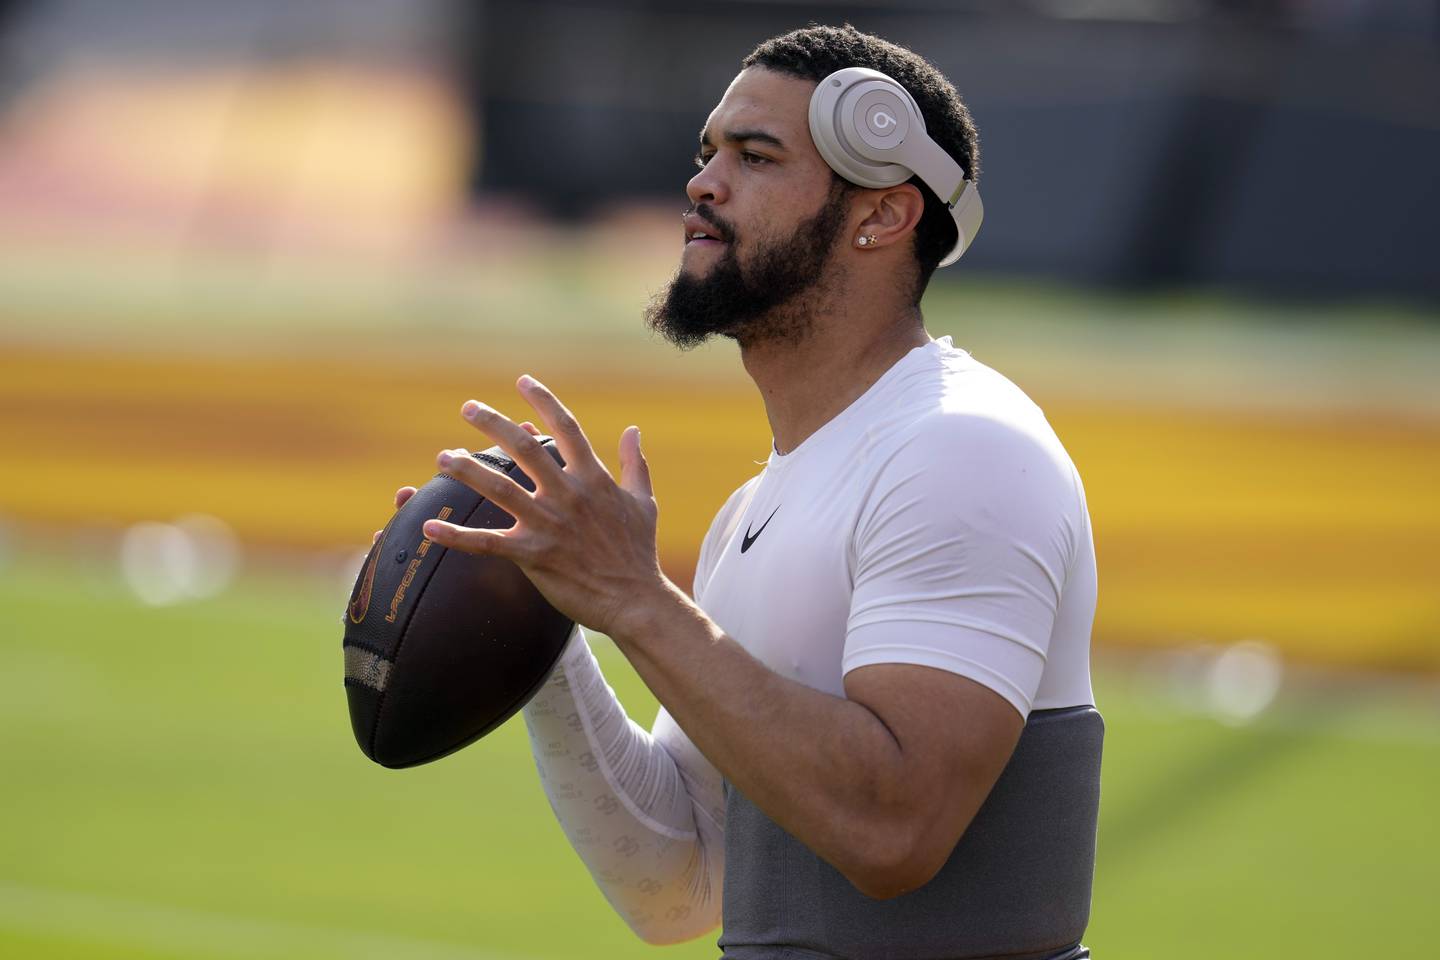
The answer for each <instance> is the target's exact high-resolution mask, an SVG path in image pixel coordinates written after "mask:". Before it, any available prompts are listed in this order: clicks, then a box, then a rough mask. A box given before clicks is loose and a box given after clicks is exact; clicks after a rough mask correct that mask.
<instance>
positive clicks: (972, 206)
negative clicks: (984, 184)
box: [810, 67, 985, 267]
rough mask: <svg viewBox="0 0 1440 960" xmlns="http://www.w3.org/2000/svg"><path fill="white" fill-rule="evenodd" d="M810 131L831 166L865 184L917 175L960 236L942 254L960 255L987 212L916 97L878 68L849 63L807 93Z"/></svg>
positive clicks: (947, 262) (946, 262)
mask: <svg viewBox="0 0 1440 960" xmlns="http://www.w3.org/2000/svg"><path fill="white" fill-rule="evenodd" d="M810 137H811V138H812V139H813V140H814V141H815V146H816V148H817V149H818V150H819V151H820V156H822V157H824V158H825V162H826V163H828V164H830V169H832V170H834V171H835V172H836V173H838V174H839V175H840V176H842V177H844V178H845V179H846V180H849V181H850V182H851V183H854V184H857V185H859V186H862V187H872V188H874V187H893V186H895V185H897V184H901V183H904V182H905V181H906V180H909V179H910V178H911V177H912V176H918V177H919V178H920V179H921V180H923V181H924V182H925V184H926V186H928V187H929V188H930V189H931V190H934V191H935V195H936V196H938V197H939V198H940V199H941V200H942V201H944V202H945V205H946V206H948V207H949V208H950V216H951V217H953V218H954V219H955V229H956V230H957V232H958V233H959V238H958V239H957V240H956V242H955V246H954V248H953V249H951V251H950V252H949V253H947V254H946V255H945V257H944V259H942V260H941V261H940V266H942V267H948V266H949V265H950V264H952V263H954V262H955V261H956V260H959V259H960V255H961V254H963V253H964V252H965V251H966V250H967V249H968V248H969V247H970V244H971V243H973V242H974V240H975V234H976V233H978V232H979V230H980V221H981V220H983V219H984V217H985V208H984V205H983V204H981V202H980V192H979V191H978V190H977V189H976V188H975V184H973V183H971V182H970V181H969V180H967V179H965V171H964V170H962V169H960V164H958V163H956V162H955V160H954V158H953V157H951V156H950V155H949V154H948V153H946V152H945V151H944V150H943V149H942V148H941V146H940V145H939V144H938V143H936V142H935V141H934V140H931V139H930V136H929V135H928V134H927V133H926V132H925V118H924V117H923V116H921V115H920V108H919V107H918V106H916V105H915V99H914V98H913V97H911V96H910V93H909V92H908V91H907V90H906V89H905V88H904V87H902V86H900V84H898V83H896V82H895V81H894V80H892V79H891V78H889V77H887V76H886V75H885V74H883V73H881V72H880V71H878V70H870V69H867V68H865V67H846V68H845V69H844V70H837V71H835V72H834V73H832V74H830V76H828V77H826V78H825V79H824V80H821V81H820V84H819V86H817V87H816V88H815V93H814V94H813V95H812V96H811V97H810Z"/></svg>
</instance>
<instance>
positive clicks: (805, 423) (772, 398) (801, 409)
mask: <svg viewBox="0 0 1440 960" xmlns="http://www.w3.org/2000/svg"><path fill="white" fill-rule="evenodd" d="M879 316H884V314H881V315H879ZM888 317H889V318H888V319H887V320H884V321H879V320H877V315H875V314H870V315H862V314H861V313H860V308H855V309H852V310H849V311H846V310H844V309H843V308H836V307H834V306H833V305H832V306H831V308H830V309H828V310H826V311H825V312H824V314H823V315H822V316H817V317H816V318H815V322H814V323H813V324H811V325H810V328H809V332H808V333H807V334H806V335H805V336H804V337H803V338H802V339H800V340H798V341H793V342H785V341H761V342H758V343H752V344H748V345H742V346H741V348H740V359H741V360H742V361H743V362H744V364H745V370H746V372H748V373H749V374H750V377H751V379H753V380H754V381H755V385H756V386H757V387H758V388H759V389H760V396H761V398H762V399H763V400H764V401H765V414H766V416H767V417H768V418H769V420H770V431H771V433H773V434H774V436H775V449H776V450H778V451H779V452H780V453H782V454H785V453H789V452H790V451H792V450H794V449H795V448H796V447H798V446H799V445H800V444H801V443H803V442H804V441H805V438H806V437H808V436H810V435H811V434H812V433H814V432H815V431H816V430H819V429H820V428H821V427H823V426H824V425H825V424H826V423H828V422H829V421H830V420H831V419H833V418H834V417H835V416H836V415H837V414H839V413H840V412H841V411H842V410H844V409H845V408H846V407H848V406H850V404H851V403H853V402H854V401H855V400H856V399H857V398H858V397H859V396H860V395H861V394H863V393H864V392H865V391H866V390H868V389H870V387H871V386H872V385H873V384H874V383H875V381H876V380H879V379H880V376H881V375H882V374H883V373H884V372H885V371H886V370H889V369H890V368H891V367H892V366H894V365H895V363H896V361H898V360H899V359H900V358H901V357H903V356H904V355H905V354H906V353H908V352H910V351H911V350H913V349H914V348H915V347H918V346H921V345H922V344H925V343H928V342H929V341H930V334H929V333H927V332H926V330H925V325H924V319H923V318H922V317H921V315H920V309H919V307H915V306H908V305H907V306H905V307H896V306H892V307H891V310H890V311H889V313H888Z"/></svg>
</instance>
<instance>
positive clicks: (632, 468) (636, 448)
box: [620, 426, 655, 500]
mask: <svg viewBox="0 0 1440 960" xmlns="http://www.w3.org/2000/svg"><path fill="white" fill-rule="evenodd" d="M620 489H622V490H624V491H625V492H626V493H629V494H630V495H632V496H634V497H637V498H639V499H641V500H649V499H650V498H651V497H653V496H655V492H654V490H653V489H652V488H651V486H650V464H648V463H646V462H645V454H644V452H643V451H642V450H641V449H640V428H639V427H636V426H629V427H626V428H625V432H624V433H622V434H620Z"/></svg>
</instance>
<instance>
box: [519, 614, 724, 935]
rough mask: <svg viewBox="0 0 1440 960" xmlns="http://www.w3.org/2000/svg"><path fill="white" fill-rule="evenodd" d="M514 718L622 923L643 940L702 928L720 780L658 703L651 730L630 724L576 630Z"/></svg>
mask: <svg viewBox="0 0 1440 960" xmlns="http://www.w3.org/2000/svg"><path fill="white" fill-rule="evenodd" d="M524 715H525V726H526V728H527V729H528V730H529V733H530V749H531V752H532V753H533V754H534V755H535V766H536V767H537V769H538V770H539V772H540V782H541V785H542V786H543V787H544V790H545V795H546V796H547V797H548V798H549V800H550V806H551V808H552V809H553V810H554V811H555V816H556V818H557V819H558V820H559V821H560V826H561V827H562V828H563V829H564V831H565V835H566V837H568V838H569V840H570V844H571V846H573V847H574V848H575V852H576V853H578V854H579V855H580V858H581V859H582V860H583V861H584V862H585V866H586V867H588V868H589V869H590V873H591V875H592V876H593V877H594V878H595V882H596V884H597V885H599V887H600V890H601V892H602V893H604V894H605V898H606V899H607V900H609V901H610V905H611V906H612V907H614V908H615V911H616V912H617V913H618V914H620V916H621V917H622V918H623V919H624V920H625V922H626V923H628V924H629V925H630V928H631V929H632V930H634V931H635V932H636V933H637V934H638V935H639V936H640V937H641V938H642V939H644V940H646V941H647V942H650V943H675V942H678V941H681V940H689V939H691V938H693V937H697V936H700V935H701V934H703V933H706V932H708V931H709V930H712V929H714V928H715V926H716V925H717V924H718V923H719V922H720V893H721V881H722V876H723V871H724V829H725V826H724V824H725V800H724V793H723V788H722V782H721V777H720V774H719V772H718V771H716V770H715V768H714V767H712V766H711V765H710V763H709V762H708V761H707V760H705V758H704V757H703V756H701V754H700V751H699V750H697V749H696V748H695V745H694V744H692V743H691V742H690V739H689V738H688V737H686V736H685V734H684V733H683V732H682V731H681V730H680V728H679V726H677V725H676V723H675V722H674V720H672V719H671V718H670V715H669V714H668V713H666V712H665V711H664V710H663V709H662V710H661V711H660V714H659V716H658V717H657V718H656V720H655V727H654V730H653V732H652V733H646V732H645V731H644V730H643V729H642V728H641V727H640V726H639V725H637V724H636V723H635V722H634V721H633V720H630V719H629V718H628V717H627V716H626V715H625V710H624V708H623V707H622V706H621V705H620V701H619V700H617V699H616V697H615V692H614V691H613V690H611V689H610V687H609V685H608V684H606V683H605V678H604V676H603V675H602V674H601V673H600V665H599V664H598V663H597V662H596V660H595V656H594V654H592V653H591V652H590V647H589V645H588V644H587V643H586V642H585V635H584V632H583V631H582V630H580V628H579V627H577V628H576V630H575V635H574V636H572V637H571V639H570V644H569V646H568V647H567V648H566V650H565V654H564V655H563V656H562V657H561V658H560V663H559V664H558V665H557V666H556V668H555V672H554V673H553V674H551V676H550V679H549V680H547V681H546V682H545V685H544V686H543V687H542V688H541V689H540V692H539V693H538V694H537V695H536V696H535V698H534V699H533V700H531V701H530V703H529V704H528V705H527V706H526V707H525V710H524Z"/></svg>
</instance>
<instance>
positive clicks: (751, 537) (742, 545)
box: [740, 506, 780, 553]
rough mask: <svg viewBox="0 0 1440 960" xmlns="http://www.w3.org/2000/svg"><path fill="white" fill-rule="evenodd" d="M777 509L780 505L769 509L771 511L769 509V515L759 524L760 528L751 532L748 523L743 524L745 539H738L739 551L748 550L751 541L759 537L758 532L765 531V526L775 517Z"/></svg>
mask: <svg viewBox="0 0 1440 960" xmlns="http://www.w3.org/2000/svg"><path fill="white" fill-rule="evenodd" d="M779 510H780V507H779V506H776V507H775V509H774V510H771V511H770V516H768V517H766V518H765V522H764V523H762V524H760V529H759V530H756V531H755V532H754V533H751V532H750V524H748V523H747V524H745V539H744V540H742V541H740V552H741V553H744V552H745V551H746V550H749V549H750V545H751V544H752V543H754V542H755V541H756V540H758V539H760V534H762V533H764V532H765V528H766V527H768V526H770V521H771V520H773V519H774V518H775V514H776V513H777V512H778V511H779Z"/></svg>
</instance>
